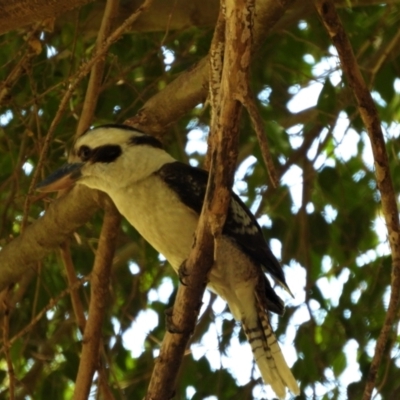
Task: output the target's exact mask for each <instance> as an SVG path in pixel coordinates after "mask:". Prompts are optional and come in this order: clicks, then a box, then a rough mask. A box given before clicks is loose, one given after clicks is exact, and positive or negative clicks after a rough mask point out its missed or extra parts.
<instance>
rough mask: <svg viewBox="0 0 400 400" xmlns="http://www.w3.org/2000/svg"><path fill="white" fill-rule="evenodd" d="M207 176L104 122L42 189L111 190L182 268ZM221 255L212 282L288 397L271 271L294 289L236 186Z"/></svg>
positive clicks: (149, 140)
mask: <svg viewBox="0 0 400 400" xmlns="http://www.w3.org/2000/svg"><path fill="white" fill-rule="evenodd" d="M207 179H208V173H207V172H206V171H204V170H202V169H198V168H194V167H191V166H189V165H186V164H183V163H181V162H179V161H176V160H175V159H174V158H173V157H171V156H170V155H169V154H168V153H166V152H165V151H164V150H163V148H162V145H161V143H160V142H159V141H158V140H157V139H156V138H155V137H153V136H150V135H146V134H144V133H142V132H139V131H137V130H135V129H133V128H131V127H128V126H123V125H103V126H99V127H97V128H94V129H92V130H89V131H87V132H86V133H85V134H84V135H82V136H81V137H80V138H78V140H77V141H76V143H75V146H74V148H73V150H72V152H71V155H70V158H69V163H68V164H66V165H65V166H63V167H61V168H60V169H59V170H58V171H56V172H54V173H53V174H52V175H50V176H49V177H48V178H47V179H46V180H44V181H43V182H42V183H41V184H40V185H39V186H38V190H40V191H43V192H49V191H55V190H60V189H63V188H66V187H68V186H70V185H72V184H73V183H75V182H76V183H78V184H81V185H86V186H88V187H89V188H93V189H98V190H101V191H103V192H105V193H107V194H108V195H109V196H110V197H111V199H112V200H113V201H114V203H115V205H116V207H117V208H118V210H119V212H120V213H121V214H122V215H123V216H124V217H125V218H126V219H127V220H128V221H129V222H130V223H131V224H132V225H133V226H134V227H135V228H136V230H137V231H138V232H139V233H140V234H141V235H142V236H143V237H144V238H145V239H146V240H147V241H148V242H149V243H150V244H151V245H152V246H153V247H154V248H155V249H156V250H157V251H159V252H160V253H161V254H163V255H164V256H165V257H166V258H167V260H168V261H169V263H170V264H171V265H172V267H173V268H174V270H175V271H176V272H179V268H180V266H181V265H182V264H183V262H184V261H185V260H186V259H187V257H188V256H189V253H190V249H191V247H192V242H193V236H194V232H195V230H196V226H197V222H198V220H199V215H200V212H201V208H202V204H203V200H204V196H205V191H206V186H207ZM215 258H216V261H215V264H214V266H213V268H212V270H211V272H210V274H209V282H208V288H209V289H211V290H212V291H213V292H215V293H216V294H218V295H219V296H221V297H222V298H223V299H224V300H226V302H227V303H228V305H229V308H230V311H231V312H232V314H233V316H234V318H235V319H236V320H237V321H240V322H241V323H242V325H243V329H244V331H245V333H246V336H247V338H248V341H249V342H250V344H251V348H252V351H253V353H254V358H255V360H256V362H257V365H258V367H259V369H260V372H261V375H262V377H263V379H264V381H265V383H267V384H269V385H271V387H272V389H273V390H274V391H275V393H276V394H277V396H278V397H279V398H284V397H285V396H286V388H289V389H290V391H291V392H292V393H293V394H295V395H297V394H299V387H298V385H297V382H296V380H295V379H294V377H293V375H292V372H291V371H290V369H289V367H288V365H287V364H286V361H285V359H284V357H283V354H282V352H281V349H280V347H279V344H278V341H277V339H276V337H275V334H274V332H273V331H272V327H271V325H270V322H269V316H268V312H269V311H272V312H274V313H277V314H283V311H284V305H283V302H282V300H281V299H280V298H279V297H278V296H277V294H276V293H275V291H274V289H273V288H272V286H271V284H270V282H269V280H268V279H267V277H266V276H265V274H264V272H267V273H269V274H270V275H271V276H272V278H273V279H274V280H275V281H276V282H277V283H278V284H280V285H281V286H283V287H284V288H285V289H286V290H288V291H289V289H288V287H287V285H286V281H285V277H284V274H283V271H282V268H281V265H280V264H279V262H278V260H277V259H276V258H275V256H274V255H273V254H272V252H271V250H270V249H269V247H268V245H267V243H266V241H265V239H264V237H263V234H262V231H261V228H260V226H259V225H258V223H257V221H256V219H255V218H254V216H253V215H252V214H251V212H250V211H249V210H248V208H247V207H246V206H245V204H244V203H243V202H242V201H241V200H240V199H239V197H238V196H237V195H235V193H233V192H232V198H231V202H230V206H229V210H228V214H227V218H226V222H225V226H224V228H223V231H222V235H221V238H220V240H219V244H218V246H217V251H216V256H215ZM289 293H290V291H289Z"/></svg>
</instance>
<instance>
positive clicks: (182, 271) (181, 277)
mask: <svg viewBox="0 0 400 400" xmlns="http://www.w3.org/2000/svg"><path fill="white" fill-rule="evenodd" d="M188 276H189V272H188V270H187V268H186V260H185V261H184V262H183V263H182V264H181V266H180V267H179V268H178V278H179V282H180V283H181V284H182V285H183V286H187V283H186V282H185V279H186V278H187V277H188Z"/></svg>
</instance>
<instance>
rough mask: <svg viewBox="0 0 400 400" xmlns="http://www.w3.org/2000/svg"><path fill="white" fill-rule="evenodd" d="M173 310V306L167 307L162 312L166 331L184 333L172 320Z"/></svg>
mask: <svg viewBox="0 0 400 400" xmlns="http://www.w3.org/2000/svg"><path fill="white" fill-rule="evenodd" d="M173 312H174V307H170V308H167V309H166V310H165V311H164V313H165V325H166V328H167V331H168V332H169V333H184V332H183V331H182V330H181V329H179V328H178V327H177V326H176V325H175V324H174V322H173V320H172V314H173Z"/></svg>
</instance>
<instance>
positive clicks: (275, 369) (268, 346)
mask: <svg viewBox="0 0 400 400" xmlns="http://www.w3.org/2000/svg"><path fill="white" fill-rule="evenodd" d="M255 303H256V306H257V312H258V318H257V320H256V321H254V320H253V321H251V320H249V319H246V318H245V319H244V320H242V323H243V328H244V331H245V334H246V336H247V339H248V341H249V343H250V345H251V348H252V351H253V354H254V359H255V361H256V363H257V365H258V368H259V370H260V373H261V376H262V378H263V380H264V382H265V383H266V384H269V385H271V387H272V389H273V390H274V392H275V393H276V395H277V396H278V397H279V398H280V399H284V398H285V396H286V388H289V390H290V391H291V392H292V393H293V394H294V395H298V394H299V392H300V390H299V386H298V384H297V382H296V380H295V378H294V376H293V374H292V372H291V370H290V368H289V367H288V365H287V363H286V361H285V358H284V357H283V354H282V351H281V348H280V346H279V343H278V341H277V339H276V336H275V334H274V332H273V330H272V327H271V324H270V322H269V318H268V314H267V312H266V311H265V309H264V307H263V306H262V305H261V304H260V303H259V302H258V301H256V302H255Z"/></svg>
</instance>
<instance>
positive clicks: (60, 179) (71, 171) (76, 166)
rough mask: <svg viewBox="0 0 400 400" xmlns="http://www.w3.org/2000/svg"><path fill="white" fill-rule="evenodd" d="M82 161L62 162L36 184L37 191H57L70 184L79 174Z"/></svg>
mask: <svg viewBox="0 0 400 400" xmlns="http://www.w3.org/2000/svg"><path fill="white" fill-rule="evenodd" d="M83 165H84V164H83V163H73V164H64V165H63V166H62V167H60V168H59V169H58V170H56V171H54V172H53V173H52V174H51V175H49V176H48V177H47V178H46V179H45V180H43V181H42V182H40V183H39V184H38V185H37V186H36V190H38V191H39V192H57V191H58V190H62V189H67V188H69V187H70V186H72V185H73V184H74V183H75V182H76V181H77V180H78V179H79V177H80V176H81V168H82V167H83Z"/></svg>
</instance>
